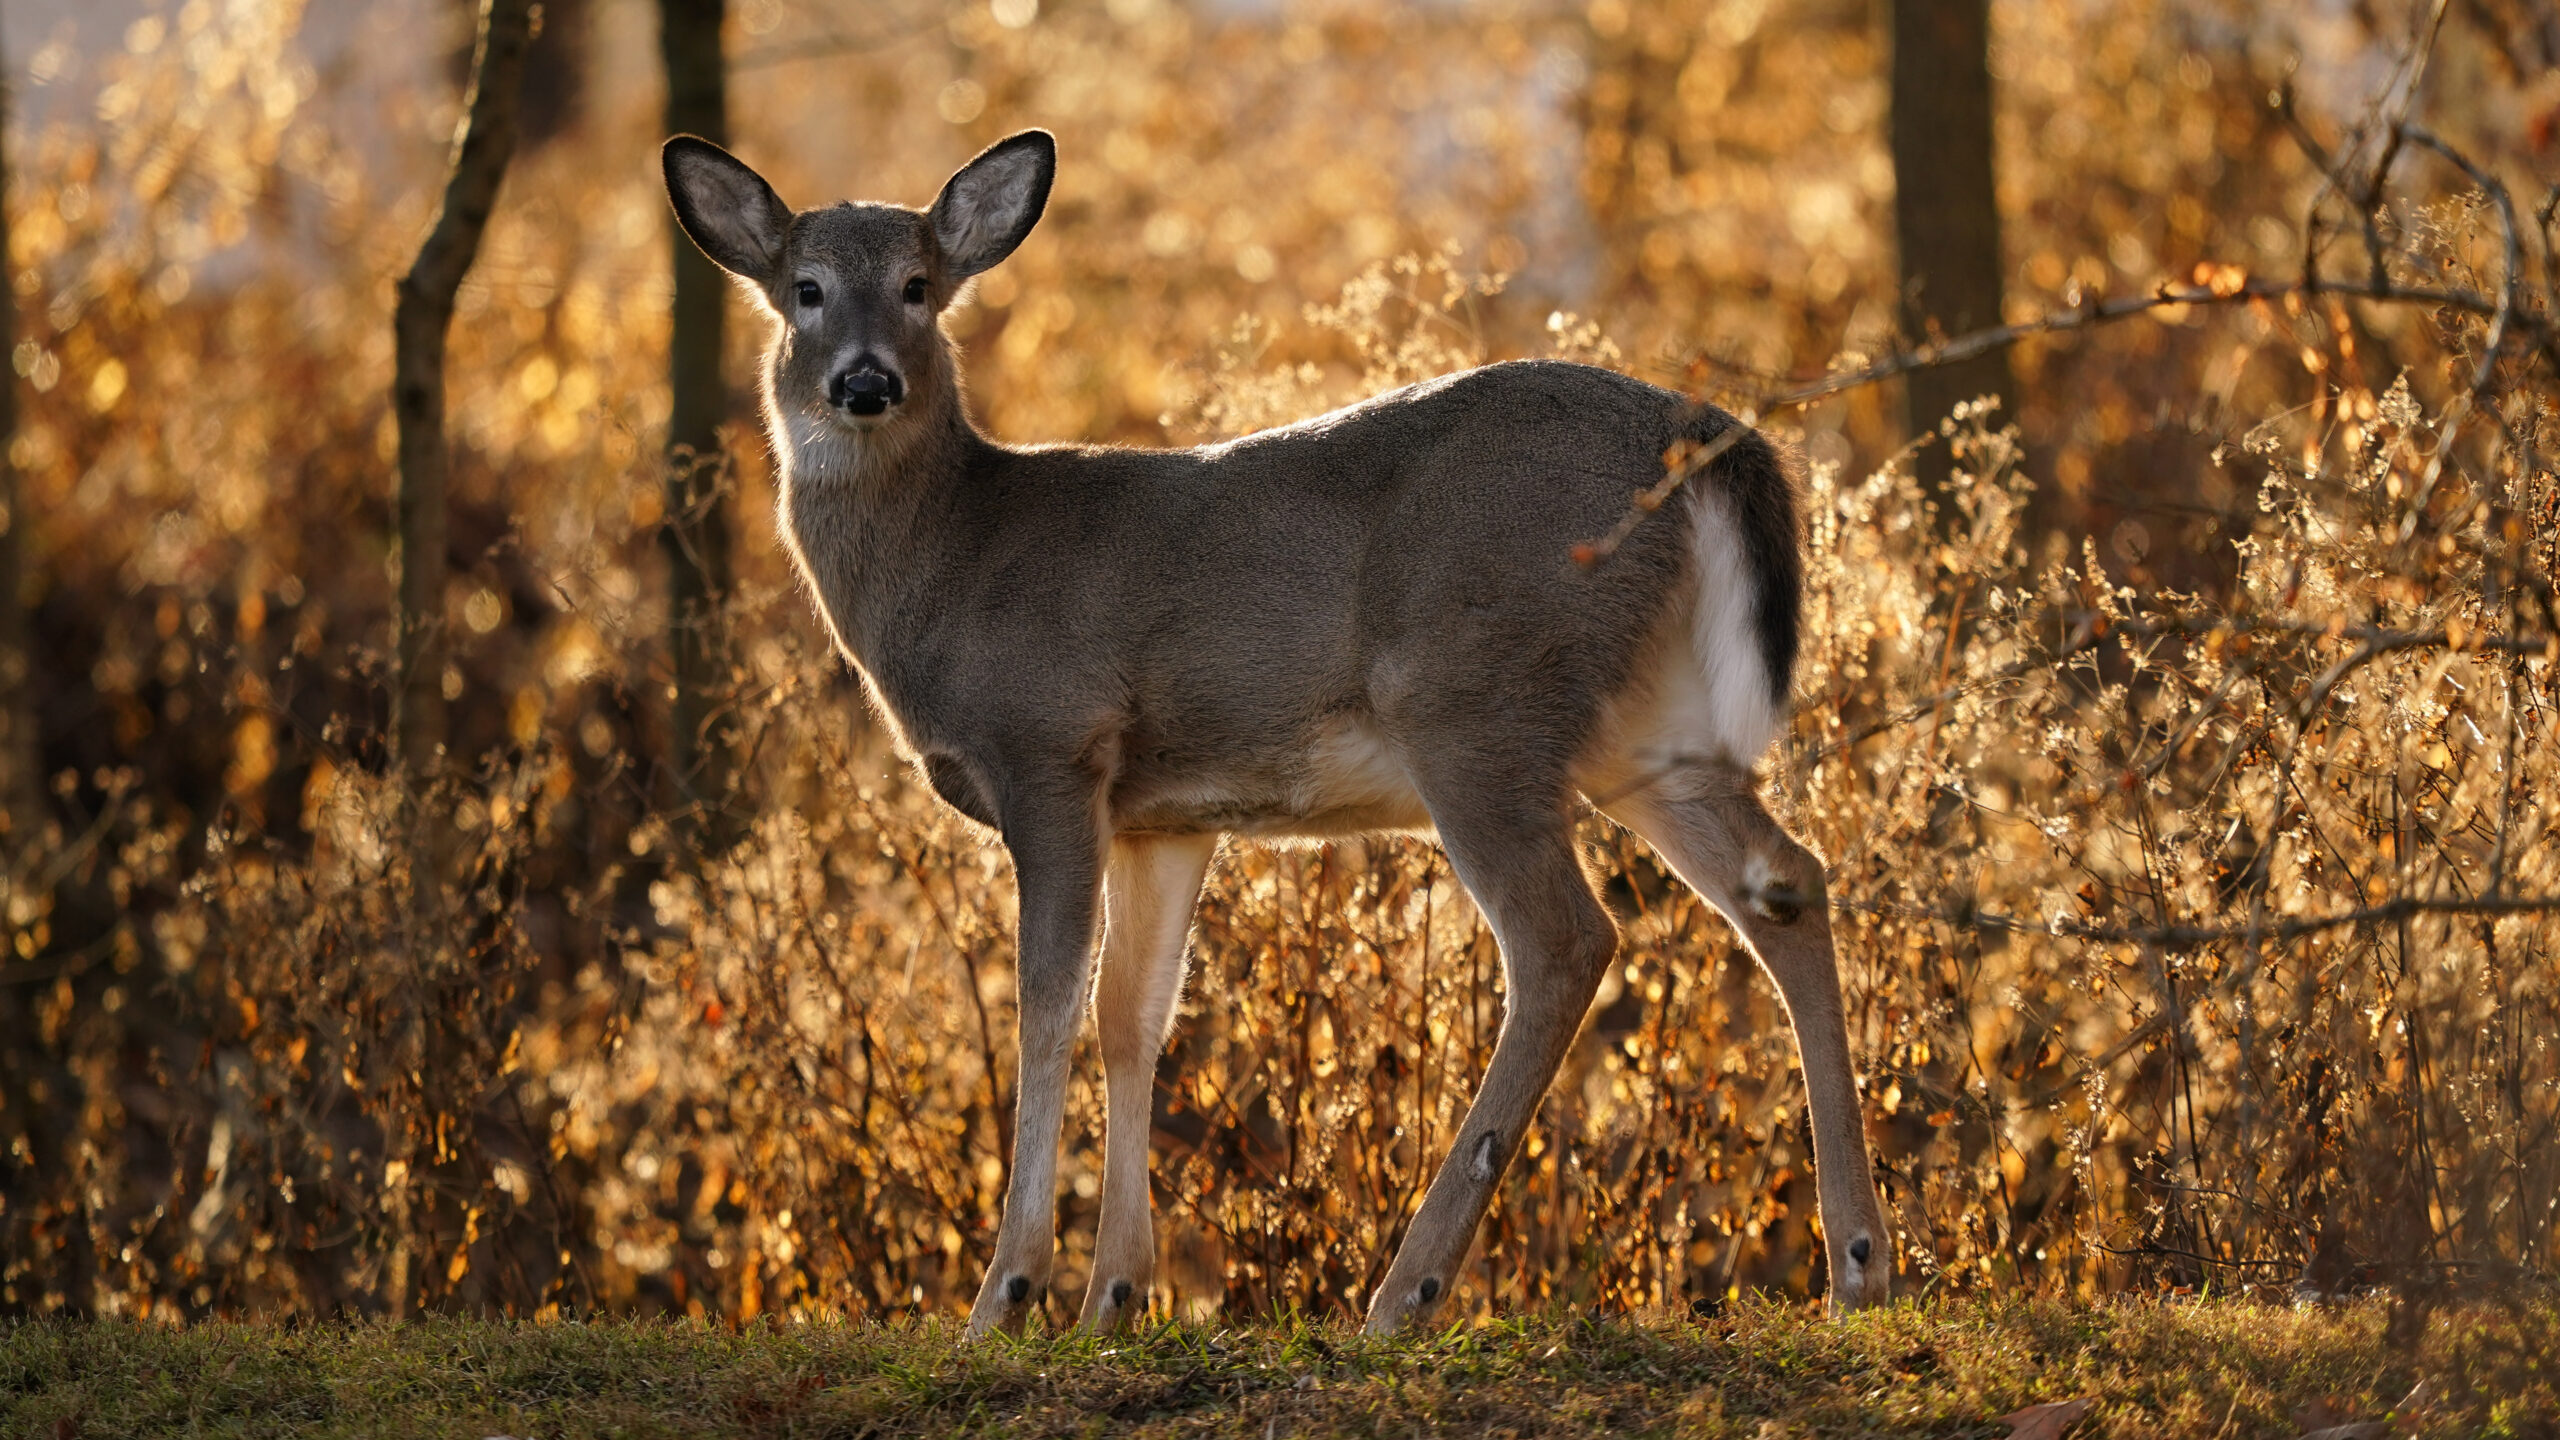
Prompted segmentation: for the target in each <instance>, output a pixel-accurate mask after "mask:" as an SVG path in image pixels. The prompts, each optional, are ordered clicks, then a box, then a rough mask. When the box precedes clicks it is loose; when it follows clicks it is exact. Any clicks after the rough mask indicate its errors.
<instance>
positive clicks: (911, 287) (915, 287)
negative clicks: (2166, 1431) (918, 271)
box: [907, 275, 925, 305]
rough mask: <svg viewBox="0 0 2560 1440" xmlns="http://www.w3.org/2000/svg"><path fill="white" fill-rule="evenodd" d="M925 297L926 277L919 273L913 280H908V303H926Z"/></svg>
mask: <svg viewBox="0 0 2560 1440" xmlns="http://www.w3.org/2000/svg"><path fill="white" fill-rule="evenodd" d="M924 297H925V283H924V277H923V276H921V275H919V276H917V277H916V278H914V279H913V280H910V281H908V282H907V303H908V304H910V305H921V304H923V303H924Z"/></svg>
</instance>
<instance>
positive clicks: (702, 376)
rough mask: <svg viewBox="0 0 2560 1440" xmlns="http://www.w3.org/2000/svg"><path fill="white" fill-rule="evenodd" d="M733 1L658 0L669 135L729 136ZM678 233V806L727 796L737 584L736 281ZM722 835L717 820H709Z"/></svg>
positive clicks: (672, 566) (672, 546)
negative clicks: (733, 552) (731, 330)
mask: <svg viewBox="0 0 2560 1440" xmlns="http://www.w3.org/2000/svg"><path fill="white" fill-rule="evenodd" d="M727 11H728V0H658V20H659V30H658V41H659V49H660V53H661V54H662V55H663V57H664V59H665V62H666V70H667V112H666V122H667V133H668V134H670V135H699V136H701V137H702V138H703V139H705V140H709V141H712V142H714V143H715V144H722V145H725V144H727V143H728V141H729V95H728V67H727V65H726V63H725V62H724V61H723V59H722V55H721V48H720V29H721V23H722V21H723V20H725V19H726V18H727ZM668 229H669V231H670V234H671V236H672V238H673V241H674V256H675V307H674V309H675V314H674V317H673V318H674V327H673V334H672V336H671V337H670V339H669V342H668V347H667V380H668V384H669V387H670V388H671V389H672V390H673V391H674V397H673V400H674V403H673V408H672V409H671V411H670V413H669V415H668V419H667V457H666V458H667V494H666V519H665V523H664V525H663V526H662V527H661V528H660V529H659V531H658V542H659V544H660V546H661V547H662V548H663V549H664V550H665V551H666V554H667V572H668V585H667V607H668V613H667V640H668V649H669V652H670V653H671V655H672V656H673V659H674V669H675V677H674V678H675V698H674V703H673V704H672V705H671V706H670V707H669V713H668V717H667V738H668V744H667V767H668V770H669V772H670V774H671V776H672V778H673V782H674V787H675V792H676V795H675V798H676V801H677V803H678V804H679V805H680V806H683V807H686V808H688V809H695V808H697V807H699V809H698V810H697V813H700V810H711V809H716V808H717V807H718V806H719V805H720V804H721V802H722V800H723V799H724V797H725V796H726V794H727V791H728V787H729V769H730V764H731V750H732V748H733V745H734V737H733V734H732V731H733V728H734V727H733V724H732V722H731V717H730V716H729V715H728V714H727V712H726V711H725V709H724V708H723V707H722V705H721V704H720V701H719V697H720V695H721V694H722V692H723V691H724V690H725V689H726V688H727V687H726V684H725V680H726V672H727V669H728V665H727V658H728V657H727V650H726V647H725V646H724V645H723V644H722V643H721V629H720V625H719V623H718V610H719V605H720V600H721V597H722V596H723V595H724V594H726V593H727V591H728V589H729V582H730V562H729V517H728V512H727V502H726V500H725V499H724V497H723V495H722V490H723V487H724V485H725V482H726V480H727V478H728V468H729V467H728V457H727V455H726V454H725V453H724V452H723V451H722V449H721V445H720V423H721V421H722V420H724V419H726V418H727V415H728V409H729V392H728V388H727V387H726V386H725V385H723V384H722V383H721V378H720V355H721V349H722V345H723V343H724V337H723V333H722V332H723V322H724V318H725V310H724V306H725V303H726V301H727V298H728V289H729V284H728V278H727V277H726V276H724V275H722V274H721V273H720V271H719V270H718V269H717V268H716V267H714V266H713V265H712V263H711V262H710V261H709V260H706V259H704V258H703V256H702V252H701V251H700V250H697V249H695V248H694V246H693V242H691V241H690V240H687V239H686V238H685V237H684V234H683V232H681V231H678V230H676V229H675V227H673V226H672V225H670V226H669V227H668ZM708 828H709V830H710V831H711V833H712V834H714V835H715V836H716V835H717V834H718V831H719V828H720V827H718V826H716V825H713V826H710V827H708Z"/></svg>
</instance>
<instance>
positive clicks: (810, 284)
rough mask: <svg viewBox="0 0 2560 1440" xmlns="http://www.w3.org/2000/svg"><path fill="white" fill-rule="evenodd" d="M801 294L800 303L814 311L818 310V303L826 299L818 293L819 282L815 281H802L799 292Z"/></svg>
mask: <svg viewBox="0 0 2560 1440" xmlns="http://www.w3.org/2000/svg"><path fill="white" fill-rule="evenodd" d="M799 293H800V303H801V304H803V305H806V306H808V307H809V308H810V309H812V310H815V309H817V308H818V302H819V301H820V300H821V299H824V298H825V297H824V296H822V295H820V294H819V293H818V282H817V281H815V280H803V281H801V282H800V292H799Z"/></svg>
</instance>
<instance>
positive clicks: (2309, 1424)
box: [2293, 1380, 2435, 1440]
mask: <svg viewBox="0 0 2560 1440" xmlns="http://www.w3.org/2000/svg"><path fill="white" fill-rule="evenodd" d="M2434 1404H2435V1397H2434V1396H2433V1395H2432V1394H2430V1393H2429V1392H2428V1390H2427V1382H2426V1381H2424V1380H2421V1381H2419V1382H2418V1383H2417V1384H2416V1385H2414V1386H2412V1387H2410V1390H2409V1393H2408V1394H2406V1395H2404V1396H2402V1397H2400V1403H2399V1404H2397V1405H2394V1406H2392V1407H2391V1414H2390V1416H2389V1418H2387V1419H2382V1420H2355V1421H2350V1420H2348V1419H2347V1418H2346V1412H2345V1411H2344V1410H2342V1409H2340V1408H2339V1406H2338V1403H2337V1402H2336V1401H2334V1400H2314V1401H2312V1402H2311V1403H2310V1404H2308V1405H2305V1406H2303V1407H2302V1408H2301V1409H2299V1410H2296V1411H2294V1412H2293V1423H2295V1424H2296V1425H2299V1426H2301V1427H2302V1436H2301V1440H2390V1437H2391V1435H2392V1434H2393V1432H2394V1431H2400V1432H2405V1433H2409V1434H2415V1433H2416V1432H2417V1430H2418V1428H2419V1427H2420V1425H2421V1424H2422V1423H2423V1422H2424V1420H2425V1417H2426V1413H2427V1411H2428V1410H2430V1409H2431V1408H2433V1406H2434Z"/></svg>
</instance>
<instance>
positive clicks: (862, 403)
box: [827, 364, 907, 415]
mask: <svg viewBox="0 0 2560 1440" xmlns="http://www.w3.org/2000/svg"><path fill="white" fill-rule="evenodd" d="M905 398H907V387H906V386H905V385H904V384H902V383H900V382H899V380H898V377H897V376H896V375H894V374H891V373H890V372H889V371H886V370H883V369H881V368H880V367H879V366H877V365H872V364H859V365H856V366H855V367H854V368H852V369H850V370H844V371H839V372H838V373H837V375H836V377H835V378H834V379H833V380H830V381H828V382H827V403H828V404H830V405H834V406H837V407H839V408H841V409H845V410H849V411H852V412H853V413H854V414H856V415H878V414H882V413H884V412H886V411H887V410H888V408H889V407H890V406H892V405H895V404H897V403H898V402H899V401H901V400H904V399H905Z"/></svg>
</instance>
